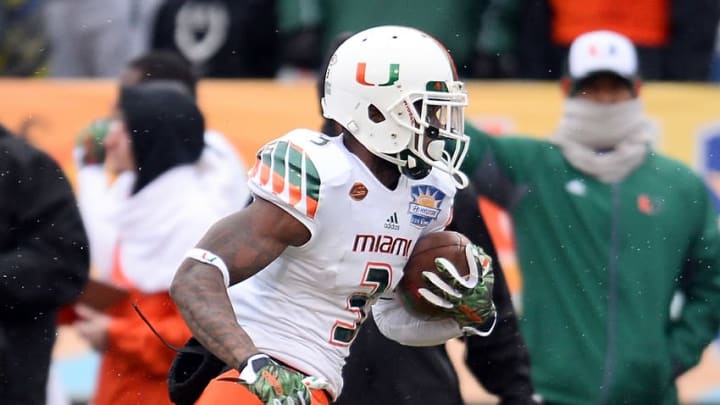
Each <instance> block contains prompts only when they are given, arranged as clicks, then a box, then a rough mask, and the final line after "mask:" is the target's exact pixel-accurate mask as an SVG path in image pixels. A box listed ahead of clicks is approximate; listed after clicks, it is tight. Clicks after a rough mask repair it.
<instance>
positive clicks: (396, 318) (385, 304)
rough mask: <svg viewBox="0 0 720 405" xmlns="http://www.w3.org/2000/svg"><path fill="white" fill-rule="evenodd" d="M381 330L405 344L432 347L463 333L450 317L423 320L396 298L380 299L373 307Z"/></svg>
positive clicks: (385, 334)
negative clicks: (408, 310)
mask: <svg viewBox="0 0 720 405" xmlns="http://www.w3.org/2000/svg"><path fill="white" fill-rule="evenodd" d="M372 313H373V317H374V318H375V323H376V324H377V326H378V329H379V330H380V332H381V333H382V334H383V335H384V336H385V337H387V338H388V339H392V340H394V341H396V342H398V343H401V344H404V345H406V346H435V345H439V344H443V343H445V342H446V341H447V340H450V339H452V338H456V337H459V336H462V335H463V332H462V330H461V329H460V326H459V325H458V324H457V322H455V321H454V320H452V319H441V320H432V321H425V320H422V319H420V318H417V317H415V316H413V315H411V314H410V313H409V312H407V311H406V310H405V308H404V307H403V306H402V304H401V303H400V302H399V301H398V300H394V299H380V300H378V302H377V303H375V305H373V307H372Z"/></svg>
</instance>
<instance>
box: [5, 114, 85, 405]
mask: <svg viewBox="0 0 720 405" xmlns="http://www.w3.org/2000/svg"><path fill="white" fill-rule="evenodd" d="M88 269H89V252H88V241H87V237H86V235H85V229H84V227H83V223H82V221H81V219H80V213H79V212H78V208H77V204H76V202H75V197H74V196H73V192H72V188H71V187H70V183H69V182H68V180H67V178H66V177H65V175H64V174H63V172H62V170H61V169H60V167H59V166H58V164H57V163H56V162H55V161H54V160H53V159H52V158H51V157H50V156H48V155H47V154H45V153H44V152H42V151H40V150H38V149H36V148H35V147H33V146H31V145H29V144H27V143H26V142H24V141H23V140H21V139H18V138H16V137H14V136H13V135H12V134H10V133H9V132H8V131H7V130H6V129H5V128H3V127H1V126H0V402H2V403H3V404H7V405H42V404H45V385H46V381H47V377H48V368H49V365H50V357H51V353H52V348H53V345H54V343H55V336H56V332H57V327H56V322H55V319H56V315H57V310H58V308H59V307H61V306H62V305H64V304H67V303H69V302H71V301H73V300H74V299H75V298H76V297H77V296H78V295H79V294H80V291H81V290H82V288H83V286H84V285H85V283H86V282H87V277H88Z"/></svg>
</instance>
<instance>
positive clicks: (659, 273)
mask: <svg viewBox="0 0 720 405" xmlns="http://www.w3.org/2000/svg"><path fill="white" fill-rule="evenodd" d="M637 66H638V63H637V55H636V51H635V47H634V46H633V44H632V43H631V42H630V41H629V40H628V39H627V38H626V37H624V36H622V35H620V34H617V33H614V32H609V31H594V32H590V33H586V34H584V35H581V36H579V37H578V38H577V39H576V40H575V41H574V42H573V43H572V45H571V47H570V52H569V57H568V66H567V75H566V77H565V78H564V79H563V82H562V83H563V89H564V90H565V92H566V96H567V97H566V99H565V103H564V109H563V113H562V117H561V119H560V122H559V125H558V129H557V130H556V131H555V132H554V133H553V134H552V135H551V136H550V138H549V140H539V139H530V138H523V137H517V136H503V137H491V136H489V135H487V134H483V133H481V132H479V131H478V130H476V129H473V128H468V126H466V128H468V129H469V131H468V132H469V135H471V139H472V140H471V142H470V150H469V152H468V157H467V158H466V159H465V161H464V163H463V166H462V168H461V169H462V170H463V171H464V172H465V173H466V174H467V175H468V176H469V178H470V181H471V184H472V185H474V186H475V188H476V189H477V191H478V192H479V193H481V194H483V195H484V196H486V197H488V198H490V199H492V200H494V201H495V202H496V203H498V204H500V205H501V206H503V207H504V208H506V209H507V210H508V213H509V214H510V216H511V217H512V223H513V227H514V235H515V239H516V246H517V254H518V260H519V263H520V268H521V271H522V276H523V291H522V313H521V331H522V334H523V337H524V338H525V341H526V343H527V346H528V350H529V352H530V361H531V366H532V367H531V372H532V378H533V384H534V386H535V389H536V391H537V392H538V393H539V394H540V395H542V397H543V400H544V401H545V403H550V404H620V403H622V404H677V403H678V397H677V390H676V387H675V383H674V381H675V379H676V378H677V377H678V376H679V375H680V374H682V373H684V372H685V371H687V370H688V369H690V368H692V367H693V366H695V365H696V364H697V362H698V361H699V358H700V356H701V354H702V352H703V350H704V348H705V347H706V346H707V345H708V344H709V343H710V342H711V341H712V339H713V338H714V337H715V336H716V334H717V331H718V327H720V234H719V233H718V227H717V220H716V213H715V212H714V209H713V206H712V203H711V200H710V198H709V195H708V191H707V189H706V186H705V185H704V183H703V181H702V179H701V178H700V177H699V176H698V175H697V174H695V173H694V172H693V171H692V170H691V169H690V168H689V167H687V166H685V165H684V164H682V163H680V162H678V161H675V160H673V159H670V158H668V157H666V156H663V155H662V154H660V153H658V152H656V151H655V150H653V148H652V145H653V141H654V139H655V138H656V132H657V131H656V129H655V128H654V127H653V125H651V123H650V120H649V118H648V117H647V115H646V114H645V112H644V110H643V107H642V102H641V99H640V90H641V86H640V75H639V72H638V67H637ZM678 293H679V294H680V295H681V296H683V297H684V298H685V299H684V305H683V306H682V308H681V309H680V310H679V311H678V312H677V313H675V312H673V313H672V315H671V311H670V307H671V302H672V301H673V297H675V296H676V294H678Z"/></svg>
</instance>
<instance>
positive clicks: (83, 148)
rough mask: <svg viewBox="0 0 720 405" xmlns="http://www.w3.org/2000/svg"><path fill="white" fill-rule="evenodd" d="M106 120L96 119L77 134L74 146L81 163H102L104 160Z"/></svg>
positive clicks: (106, 131) (106, 132)
mask: <svg viewBox="0 0 720 405" xmlns="http://www.w3.org/2000/svg"><path fill="white" fill-rule="evenodd" d="M108 124H109V123H108V120H107V119H104V118H103V119H98V120H95V121H93V122H91V123H90V125H88V126H87V127H85V128H84V129H83V130H82V131H80V133H79V134H78V136H77V140H76V148H77V153H78V157H77V158H78V161H79V163H80V164H81V165H83V166H84V165H92V164H102V163H103V162H104V161H105V137H106V136H107V134H108Z"/></svg>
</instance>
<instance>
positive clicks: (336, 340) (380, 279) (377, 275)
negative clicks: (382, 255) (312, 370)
mask: <svg viewBox="0 0 720 405" xmlns="http://www.w3.org/2000/svg"><path fill="white" fill-rule="evenodd" d="M391 281H392V266H390V265H389V264H387V263H378V262H368V263H367V264H366V265H365V272H364V273H363V278H362V281H361V282H360V285H361V286H362V287H365V290H364V291H357V292H355V293H354V294H352V295H350V296H349V297H348V298H347V303H346V307H347V309H348V311H350V312H352V313H353V314H354V315H355V320H354V322H353V323H352V324H349V323H347V322H342V321H337V322H335V325H334V326H333V329H332V333H331V334H330V343H332V344H334V345H338V346H347V345H349V344H350V343H351V342H352V341H353V339H355V335H356V334H357V331H358V328H359V327H360V324H362V323H363V321H364V320H365V318H366V317H367V311H368V309H369V308H370V306H371V305H372V304H373V303H374V302H375V301H376V300H377V299H378V297H380V296H381V295H382V294H384V293H385V291H387V289H388V286H390V283H391Z"/></svg>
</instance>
